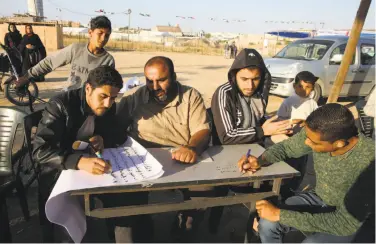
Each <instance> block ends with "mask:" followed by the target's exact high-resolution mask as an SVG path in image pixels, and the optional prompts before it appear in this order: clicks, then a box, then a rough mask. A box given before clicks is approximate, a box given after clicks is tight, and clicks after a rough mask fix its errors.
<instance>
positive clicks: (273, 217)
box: [256, 200, 281, 222]
mask: <svg viewBox="0 0 376 244" xmlns="http://www.w3.org/2000/svg"><path fill="white" fill-rule="evenodd" d="M256 210H257V213H258V215H259V216H260V218H263V219H266V220H269V221H271V222H277V221H279V219H280V213H281V210H280V209H279V208H276V207H275V206H273V204H271V203H270V202H268V201H265V200H261V201H257V202H256Z"/></svg>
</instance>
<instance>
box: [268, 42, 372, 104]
mask: <svg viewBox="0 0 376 244" xmlns="http://www.w3.org/2000/svg"><path fill="white" fill-rule="evenodd" d="M347 41H348V37H347V36H319V37H315V38H306V39H301V40H298V41H294V42H292V43H290V44H289V45H287V46H286V47H285V48H283V49H282V50H281V51H280V52H279V53H278V54H277V55H275V56H274V57H273V58H269V59H265V64H266V66H267V68H268V69H269V71H270V73H271V75H272V86H271V88H270V93H271V94H275V95H279V96H285V97H287V96H290V95H292V94H293V92H294V89H293V86H292V85H293V82H294V78H295V76H296V75H297V74H298V73H299V72H301V71H310V72H312V73H313V74H314V75H315V76H317V77H319V80H318V81H317V83H316V85H315V90H314V91H313V92H312V94H311V97H312V98H314V99H315V100H316V101H318V100H319V99H320V97H328V96H329V93H330V91H331V88H332V86H333V83H334V80H335V77H336V74H337V71H338V69H339V66H340V64H341V61H342V58H343V54H344V53H345V48H346V44H347ZM374 86H375V39H368V38H360V39H359V42H358V45H357V47H356V53H355V56H354V58H353V61H352V63H351V65H350V68H349V72H348V73H347V76H346V80H345V82H344V85H343V88H342V90H341V93H340V96H341V97H347V96H367V95H368V94H369V93H370V92H371V90H372V88H373V87H374Z"/></svg>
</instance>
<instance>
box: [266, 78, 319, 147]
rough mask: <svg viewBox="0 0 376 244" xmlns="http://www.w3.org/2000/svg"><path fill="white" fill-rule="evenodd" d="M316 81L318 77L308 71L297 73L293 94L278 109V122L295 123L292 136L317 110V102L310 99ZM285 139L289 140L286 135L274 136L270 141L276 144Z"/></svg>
mask: <svg viewBox="0 0 376 244" xmlns="http://www.w3.org/2000/svg"><path fill="white" fill-rule="evenodd" d="M317 80H318V77H316V76H314V75H313V74H312V73H311V72H309V71H302V72H300V73H298V74H297V75H296V77H295V82H294V85H293V86H294V90H295V93H294V94H293V95H291V96H290V97H288V98H286V99H285V100H283V103H282V104H281V106H280V107H279V109H278V112H277V115H278V119H279V120H290V121H294V122H295V123H297V124H296V125H295V126H294V127H293V133H294V134H296V133H298V132H299V131H300V129H301V126H302V125H303V124H302V123H303V122H304V121H305V120H306V119H307V117H308V115H310V114H311V113H312V112H313V111H315V110H316V109H317V108H318V105H317V102H316V101H315V100H313V99H312V98H311V97H310V95H311V93H312V91H313V90H314V88H315V84H316V81H317ZM291 135H292V134H290V136H291ZM287 138H289V137H288V136H287V135H275V136H271V141H272V142H273V143H277V142H281V141H283V140H286V139H287Z"/></svg>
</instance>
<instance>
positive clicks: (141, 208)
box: [85, 192, 275, 218]
mask: <svg viewBox="0 0 376 244" xmlns="http://www.w3.org/2000/svg"><path fill="white" fill-rule="evenodd" d="M273 195H275V193H274V192H260V193H251V194H244V195H237V196H230V197H216V198H203V199H199V200H187V201H184V202H180V203H158V204H149V205H135V206H125V207H116V208H98V209H94V210H92V211H90V216H92V217H95V218H113V217H122V216H132V215H140V214H153V213H164V212H171V211H179V210H189V209H198V208H209V207H214V206H227V205H234V204H240V203H245V202H250V201H251V202H254V201H257V200H261V199H264V198H266V197H270V196H273ZM85 205H86V204H85Z"/></svg>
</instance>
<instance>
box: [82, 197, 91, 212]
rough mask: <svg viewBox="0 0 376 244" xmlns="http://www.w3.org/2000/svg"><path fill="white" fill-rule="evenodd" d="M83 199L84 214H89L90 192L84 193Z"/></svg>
mask: <svg viewBox="0 0 376 244" xmlns="http://www.w3.org/2000/svg"><path fill="white" fill-rule="evenodd" d="M84 200H85V215H86V216H91V213H90V194H85V195H84Z"/></svg>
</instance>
